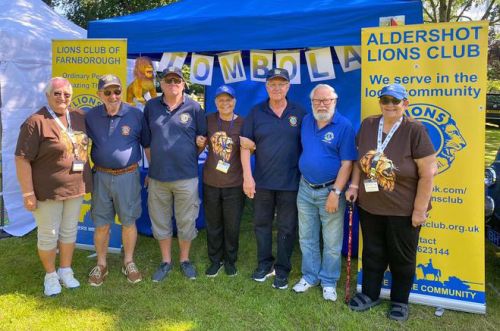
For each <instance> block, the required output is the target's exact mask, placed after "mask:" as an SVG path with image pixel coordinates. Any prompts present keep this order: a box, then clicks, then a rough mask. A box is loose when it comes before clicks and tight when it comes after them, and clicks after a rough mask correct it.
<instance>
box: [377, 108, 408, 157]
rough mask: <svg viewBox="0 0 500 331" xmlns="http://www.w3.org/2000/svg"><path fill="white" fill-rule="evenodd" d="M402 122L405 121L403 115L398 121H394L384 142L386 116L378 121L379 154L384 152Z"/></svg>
mask: <svg viewBox="0 0 500 331" xmlns="http://www.w3.org/2000/svg"><path fill="white" fill-rule="evenodd" d="M401 122H403V117H401V118H400V119H399V120H398V121H397V122H396V123H394V125H393V126H392V128H391V130H390V131H389V133H387V136H386V137H385V139H384V141H383V142H382V132H383V130H384V116H382V117H381V118H380V122H379V123H378V133H377V154H382V153H383V152H384V149H385V148H386V147H387V145H388V144H389V141H391V139H392V136H393V135H394V133H395V132H396V130H397V129H398V128H399V126H400V125H401Z"/></svg>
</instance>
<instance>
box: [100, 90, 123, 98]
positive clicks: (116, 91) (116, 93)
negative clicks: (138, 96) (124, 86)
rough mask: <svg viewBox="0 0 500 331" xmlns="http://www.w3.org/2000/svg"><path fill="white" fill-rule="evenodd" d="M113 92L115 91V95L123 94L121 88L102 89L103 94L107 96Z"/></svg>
mask: <svg viewBox="0 0 500 331" xmlns="http://www.w3.org/2000/svg"><path fill="white" fill-rule="evenodd" d="M111 93H114V95H120V94H122V90H119V89H116V90H112V91H111V90H104V91H102V94H104V95H105V96H107V97H109V96H110V95H111Z"/></svg>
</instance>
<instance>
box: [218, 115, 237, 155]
mask: <svg viewBox="0 0 500 331" xmlns="http://www.w3.org/2000/svg"><path fill="white" fill-rule="evenodd" d="M233 122H234V113H233V117H232V118H231V122H230V123H229V128H228V129H227V132H226V133H227V137H228V138H230V137H231V128H232V127H233ZM217 131H222V121H221V119H220V115H219V113H217ZM222 148H224V149H226V140H225V139H224V140H223V141H222Z"/></svg>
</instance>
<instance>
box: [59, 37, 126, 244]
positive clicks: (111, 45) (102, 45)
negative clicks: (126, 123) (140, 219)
mask: <svg viewBox="0 0 500 331" xmlns="http://www.w3.org/2000/svg"><path fill="white" fill-rule="evenodd" d="M110 73H111V74H113V75H115V76H118V77H119V78H120V80H121V81H122V84H123V86H124V92H125V91H126V89H125V87H126V82H127V40H125V39H86V40H53V41H52V76H54V77H56V76H59V77H64V78H67V79H68V80H69V81H70V82H71V85H72V86H73V100H72V102H71V107H74V108H80V109H83V110H85V111H88V110H90V108H92V107H94V106H97V105H99V104H101V102H100V100H99V98H98V97H97V81H98V80H99V77H101V76H102V75H105V74H110ZM123 100H126V95H124V96H123ZM90 203H91V195H90V194H86V195H85V197H84V201H83V204H82V209H81V212H80V220H79V223H78V233H77V238H76V247H78V248H83V249H89V250H94V249H95V248H94V230H95V227H94V223H93V222H92V219H91V217H90ZM121 237H122V234H121V226H120V224H119V222H118V218H115V222H114V224H112V225H111V229H110V238H109V249H108V251H109V252H112V253H120V252H121V244H122V243H121Z"/></svg>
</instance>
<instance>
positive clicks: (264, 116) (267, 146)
mask: <svg viewBox="0 0 500 331" xmlns="http://www.w3.org/2000/svg"><path fill="white" fill-rule="evenodd" d="M289 88H290V79H289V75H288V71H286V70H285V69H280V68H275V69H272V70H270V71H269V72H268V75H267V81H266V90H267V93H268V95H269V99H268V100H266V101H264V102H262V103H260V104H258V105H256V106H255V107H254V108H253V109H252V110H251V112H250V114H249V115H248V116H247V118H246V119H245V121H244V123H243V128H242V132H241V135H242V138H241V145H242V151H241V163H242V166H243V190H244V192H245V194H246V195H247V196H248V197H249V198H250V199H254V230H255V236H256V238H257V259H258V266H257V269H256V270H255V272H254V273H253V275H252V278H253V279H254V280H255V281H258V282H263V281H265V280H266V278H267V277H269V276H272V275H273V274H274V273H275V274H276V277H275V278H274V282H273V287H274V288H278V289H286V288H288V274H289V273H290V270H291V268H292V266H291V263H290V258H291V255H292V250H293V245H294V241H295V237H296V229H297V203H296V201H297V190H298V186H299V179H300V173H299V167H298V161H299V156H300V152H301V146H300V125H301V122H302V118H303V117H304V115H305V110H304V109H303V108H302V107H301V106H300V105H298V104H296V103H293V102H290V101H289V100H288V99H287V98H286V95H287V93H288V90H289ZM245 138H246V139H245ZM253 144H255V147H256V150H255V177H254V176H252V171H251V168H250V148H252V147H253V146H254V145H253ZM254 178H255V179H254ZM275 210H276V212H277V227H278V236H277V242H278V243H277V244H278V250H277V257H276V261H275V259H274V257H273V255H272V226H273V219H274V214H275ZM273 264H274V266H273Z"/></svg>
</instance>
